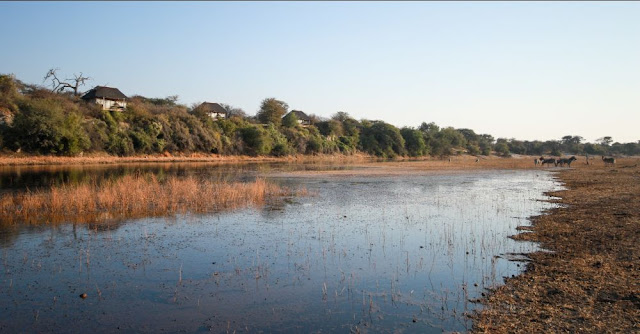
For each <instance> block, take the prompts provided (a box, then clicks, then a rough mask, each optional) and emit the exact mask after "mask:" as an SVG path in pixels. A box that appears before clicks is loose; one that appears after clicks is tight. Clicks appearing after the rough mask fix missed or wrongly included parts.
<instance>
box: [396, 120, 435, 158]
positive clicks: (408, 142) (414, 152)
mask: <svg viewBox="0 0 640 334" xmlns="http://www.w3.org/2000/svg"><path fill="white" fill-rule="evenodd" d="M400 134H401V135H402V138H403V139H404V142H405V147H406V149H407V153H409V155H410V156H412V157H418V156H422V155H425V154H427V153H429V151H428V149H427V144H426V143H425V142H424V137H423V136H422V132H420V130H415V129H413V128H408V127H404V128H402V129H401V130H400Z"/></svg>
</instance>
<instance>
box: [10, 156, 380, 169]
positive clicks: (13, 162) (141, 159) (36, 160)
mask: <svg viewBox="0 0 640 334" xmlns="http://www.w3.org/2000/svg"><path fill="white" fill-rule="evenodd" d="M373 159H375V158H374V157H371V156H368V155H363V154H356V155H341V154H335V155H334V154H331V155H292V156H286V157H271V156H257V157H251V156H243V155H233V156H225V155H219V154H204V153H193V154H175V155H173V154H170V153H165V154H156V155H140V156H133V157H117V156H111V155H106V154H93V155H86V156H82V157H57V156H32V155H20V154H15V155H4V156H2V155H0V166H45V165H46V166H52V165H98V164H125V163H151V162H153V163H170V162H217V163H239V162H322V161H338V162H350V161H370V160H373Z"/></svg>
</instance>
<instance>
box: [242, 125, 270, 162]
mask: <svg viewBox="0 0 640 334" xmlns="http://www.w3.org/2000/svg"><path fill="white" fill-rule="evenodd" d="M240 134H241V136H242V141H243V142H244V143H245V145H246V146H245V153H246V154H249V155H253V156H256V155H266V154H269V152H271V149H272V147H273V146H272V142H271V138H270V137H269V134H268V133H267V131H266V130H264V129H263V128H262V126H260V125H249V126H247V127H244V128H242V129H240Z"/></svg>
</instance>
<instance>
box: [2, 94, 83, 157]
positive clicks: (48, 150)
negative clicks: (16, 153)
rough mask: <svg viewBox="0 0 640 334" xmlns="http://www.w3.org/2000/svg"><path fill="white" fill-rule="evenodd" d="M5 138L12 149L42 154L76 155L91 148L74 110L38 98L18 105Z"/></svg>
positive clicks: (79, 118)
mask: <svg viewBox="0 0 640 334" xmlns="http://www.w3.org/2000/svg"><path fill="white" fill-rule="evenodd" d="M18 108H19V112H17V113H16V115H15V118H14V120H13V124H12V126H11V128H10V129H8V132H9V133H8V136H6V138H5V140H6V141H7V142H8V144H9V145H10V146H11V147H12V148H14V149H18V148H19V149H23V150H25V151H27V152H38V153H42V154H56V155H76V154H79V153H80V152H82V151H83V150H85V149H87V148H89V147H90V143H89V138H88V136H87V134H86V132H85V131H84V128H83V126H82V124H81V120H82V118H81V117H80V115H78V114H77V113H76V112H73V111H71V112H67V113H65V111H64V110H63V109H62V105H61V104H60V103H58V102H57V101H55V100H54V101H52V100H47V99H38V100H31V101H23V102H21V103H20V104H19V105H18Z"/></svg>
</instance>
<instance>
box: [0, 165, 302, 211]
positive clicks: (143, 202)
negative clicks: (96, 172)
mask: <svg viewBox="0 0 640 334" xmlns="http://www.w3.org/2000/svg"><path fill="white" fill-rule="evenodd" d="M291 194H294V193H293V192H292V191H291V190H289V189H286V188H282V187H279V186H277V185H275V184H272V183H269V182H266V181H265V180H262V179H258V180H256V181H255V182H252V183H240V182H233V183H231V182H212V181H208V180H199V179H196V178H193V177H187V178H178V177H170V178H168V179H167V180H165V181H164V182H160V181H158V179H156V178H155V176H147V177H141V176H133V175H128V176H124V177H122V178H119V179H117V180H108V181H105V182H103V183H102V184H100V185H98V184H96V183H95V182H93V183H89V184H63V185H61V186H52V187H51V188H49V189H47V190H38V191H25V192H20V193H16V194H6V195H4V196H3V197H1V198H0V217H1V218H2V220H3V222H5V223H6V222H19V221H20V222H31V223H51V222H61V221H85V222H92V221H95V220H97V219H99V217H102V218H107V219H108V218H123V217H140V216H157V215H167V214H173V213H178V212H187V211H190V212H211V211H220V210H224V209H234V208H239V207H246V206H250V205H260V204H263V203H264V202H265V200H266V199H267V198H269V197H273V196H283V195H291ZM295 194H296V195H305V194H306V193H305V190H304V189H303V190H298V191H297V192H296V193H295Z"/></svg>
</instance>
